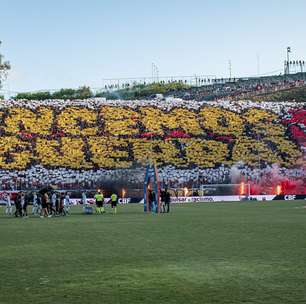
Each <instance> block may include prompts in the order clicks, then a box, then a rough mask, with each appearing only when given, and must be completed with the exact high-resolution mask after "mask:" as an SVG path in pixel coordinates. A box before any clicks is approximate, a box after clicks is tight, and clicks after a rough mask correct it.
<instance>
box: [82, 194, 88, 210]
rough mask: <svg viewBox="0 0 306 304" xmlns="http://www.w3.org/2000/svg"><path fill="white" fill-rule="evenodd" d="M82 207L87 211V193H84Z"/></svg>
mask: <svg viewBox="0 0 306 304" xmlns="http://www.w3.org/2000/svg"><path fill="white" fill-rule="evenodd" d="M82 205H83V210H84V211H85V208H86V205H87V197H86V192H85V191H83V192H82Z"/></svg>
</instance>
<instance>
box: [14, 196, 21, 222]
mask: <svg viewBox="0 0 306 304" xmlns="http://www.w3.org/2000/svg"><path fill="white" fill-rule="evenodd" d="M15 209H16V210H15V217H18V216H20V217H22V206H21V193H20V192H19V193H17V196H16V199H15Z"/></svg>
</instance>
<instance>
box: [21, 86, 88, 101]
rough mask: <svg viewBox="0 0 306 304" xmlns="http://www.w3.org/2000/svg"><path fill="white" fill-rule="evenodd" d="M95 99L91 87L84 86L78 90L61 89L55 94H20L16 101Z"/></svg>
mask: <svg viewBox="0 0 306 304" xmlns="http://www.w3.org/2000/svg"><path fill="white" fill-rule="evenodd" d="M90 97H93V93H92V91H91V90H90V88H89V87H86V86H83V87H80V88H78V89H76V90H75V89H61V90H59V91H56V92H54V93H50V92H48V91H47V92H34V93H18V94H17V95H16V97H15V99H27V100H47V99H86V98H90Z"/></svg>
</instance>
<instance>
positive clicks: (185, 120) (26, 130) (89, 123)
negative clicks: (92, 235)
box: [0, 98, 306, 192]
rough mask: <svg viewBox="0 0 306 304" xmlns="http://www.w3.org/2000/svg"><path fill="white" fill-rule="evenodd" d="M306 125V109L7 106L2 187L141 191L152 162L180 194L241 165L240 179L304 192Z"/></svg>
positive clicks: (231, 104) (227, 177) (145, 103)
mask: <svg viewBox="0 0 306 304" xmlns="http://www.w3.org/2000/svg"><path fill="white" fill-rule="evenodd" d="M305 126H306V104H305V103H290V102H252V101H233V100H218V101H212V102H199V101H196V100H188V101H187V100H183V99H177V98H166V99H165V100H164V101H163V102H158V101H157V100H133V101H131V100H105V99H103V98H93V99H86V100H73V101H69V100H67V101H64V100H45V101H34V100H32V101H28V100H18V101H17V100H6V101H3V102H2V104H1V108H0V136H1V142H0V181H1V187H2V189H12V188H18V187H20V188H37V187H42V186H44V185H48V184H56V185H58V187H70V188H73V187H75V188H77V187H91V188H93V187H96V186H97V185H99V184H101V183H107V182H108V183H110V182H112V181H115V180H116V181H118V180H121V183H124V184H128V183H130V184H137V183H139V184H141V183H142V182H143V174H144V166H145V164H146V163H147V162H148V159H153V160H155V161H156V163H157V164H158V167H159V171H160V172H159V175H160V179H161V180H162V181H163V182H164V183H167V184H169V185H173V186H176V187H179V186H186V185H188V186H190V185H199V184H202V183H206V184H209V183H229V182H231V181H232V179H233V176H231V172H232V168H233V167H235V168H238V169H239V172H240V176H239V181H242V180H243V181H247V182H249V181H256V182H257V184H258V183H260V181H264V180H265V184H268V183H267V178H268V177H269V175H270V179H275V178H276V177H275V174H274V175H271V172H275V170H276V169H277V174H278V176H279V177H278V178H279V179H280V181H283V180H284V179H286V180H288V182H289V181H292V182H295V181H298V183H300V184H301V186H300V188H299V192H303V191H305V187H304V188H303V185H305V156H304V155H305V149H306V129H305ZM303 189H304V190H303ZM258 191H259V190H258ZM260 191H261V192H263V190H260ZM264 191H265V192H267V190H264Z"/></svg>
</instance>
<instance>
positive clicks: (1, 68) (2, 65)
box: [0, 40, 11, 89]
mask: <svg viewBox="0 0 306 304" xmlns="http://www.w3.org/2000/svg"><path fill="white" fill-rule="evenodd" d="M1 44H2V41H1V40H0V47H1ZM3 58H4V56H3V55H2V54H1V53H0V89H1V87H2V83H3V81H4V80H5V79H6V77H7V74H8V71H9V70H10V69H11V65H10V63H9V62H8V61H3V60H2V59H3Z"/></svg>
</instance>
